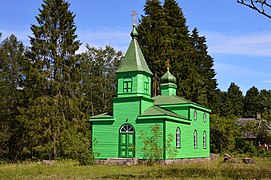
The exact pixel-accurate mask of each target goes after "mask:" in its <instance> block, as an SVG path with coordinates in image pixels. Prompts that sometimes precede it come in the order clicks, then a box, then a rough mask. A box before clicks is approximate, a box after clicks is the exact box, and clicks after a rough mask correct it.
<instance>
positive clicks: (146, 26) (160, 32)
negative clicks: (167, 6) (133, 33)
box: [138, 0, 167, 96]
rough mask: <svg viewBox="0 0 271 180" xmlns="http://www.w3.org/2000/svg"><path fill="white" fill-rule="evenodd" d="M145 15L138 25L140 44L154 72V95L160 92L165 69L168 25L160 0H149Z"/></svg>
mask: <svg viewBox="0 0 271 180" xmlns="http://www.w3.org/2000/svg"><path fill="white" fill-rule="evenodd" d="M144 11H145V16H142V19H141V22H140V25H139V26H138V33H139V39H138V41H139V44H140V45H141V49H142V52H143V54H144V57H145V59H146V62H147V64H148V66H149V68H150V69H151V71H152V72H153V73H154V76H153V81H152V82H153V84H152V95H154V96H156V95H158V94H159V91H160V89H159V87H160V86H159V85H160V84H159V83H160V82H159V79H160V77H161V76H162V75H163V70H164V71H165V70H166V68H165V65H164V64H165V61H166V58H167V56H166V55H165V54H164V53H165V52H166V50H167V47H166V45H165V44H164V43H163V41H165V40H166V39H165V38H164V37H165V35H166V31H165V28H166V26H167V24H166V21H165V18H164V11H163V7H162V5H161V2H160V1H159V0H147V2H146V4H145V6H144Z"/></svg>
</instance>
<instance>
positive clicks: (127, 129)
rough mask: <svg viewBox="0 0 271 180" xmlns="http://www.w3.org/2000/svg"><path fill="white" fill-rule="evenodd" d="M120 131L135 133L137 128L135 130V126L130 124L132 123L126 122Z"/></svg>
mask: <svg viewBox="0 0 271 180" xmlns="http://www.w3.org/2000/svg"><path fill="white" fill-rule="evenodd" d="M120 132H121V133H133V132H135V130H134V127H133V126H132V125H130V124H124V125H123V126H121V128H120Z"/></svg>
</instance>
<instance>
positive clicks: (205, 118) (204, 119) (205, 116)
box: [203, 113, 207, 122]
mask: <svg viewBox="0 0 271 180" xmlns="http://www.w3.org/2000/svg"><path fill="white" fill-rule="evenodd" d="M206 120H207V115H206V113H204V114H203V121H204V122H206Z"/></svg>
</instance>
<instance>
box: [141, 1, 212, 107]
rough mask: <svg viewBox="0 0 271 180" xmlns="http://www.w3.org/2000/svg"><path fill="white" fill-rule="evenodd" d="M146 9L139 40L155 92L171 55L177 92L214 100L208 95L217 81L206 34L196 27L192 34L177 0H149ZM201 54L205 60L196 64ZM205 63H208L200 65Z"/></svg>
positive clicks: (199, 99) (205, 102)
mask: <svg viewBox="0 0 271 180" xmlns="http://www.w3.org/2000/svg"><path fill="white" fill-rule="evenodd" d="M144 11H145V15H144V16H142V20H141V23H140V25H139V27H138V31H139V34H140V35H139V42H140V45H141V46H142V51H143V54H144V56H145V58H146V61H147V63H148V65H149V67H150V69H151V71H152V72H153V73H154V77H155V79H154V81H153V93H152V95H154V96H155V95H157V94H158V92H159V88H158V87H159V83H157V82H158V81H159V78H158V77H161V76H162V75H163V74H164V73H165V71H166V67H165V60H167V59H169V60H170V61H171V69H170V71H171V73H172V74H173V75H174V76H175V77H176V79H177V85H178V89H177V95H179V96H183V97H185V98H186V99H189V100H191V101H194V102H198V103H201V104H203V105H209V104H211V102H208V97H211V96H213V94H214V91H215V90H216V85H217V84H216V80H215V79H214V75H215V74H214V70H213V69H212V66H213V60H212V58H211V57H210V56H209V55H208V53H207V46H206V44H205V38H204V37H199V36H198V32H197V31H195V32H194V34H193V36H191V37H190V35H189V30H188V28H187V26H186V19H185V18H184V15H183V13H182V10H181V8H180V7H179V6H178V4H177V3H176V1H175V0H165V3H164V5H163V6H162V5H161V3H160V2H159V1H158V0H153V1H151V0H149V1H147V2H146V5H145V9H144ZM199 58H204V59H202V61H206V62H204V63H198V64H197V62H200V60H201V59H199ZM202 64H204V66H205V67H200V66H201V65H202ZM204 68H206V69H204ZM206 78H208V79H206ZM207 82H208V83H209V84H208V85H210V86H208V85H207ZM208 91H210V92H208Z"/></svg>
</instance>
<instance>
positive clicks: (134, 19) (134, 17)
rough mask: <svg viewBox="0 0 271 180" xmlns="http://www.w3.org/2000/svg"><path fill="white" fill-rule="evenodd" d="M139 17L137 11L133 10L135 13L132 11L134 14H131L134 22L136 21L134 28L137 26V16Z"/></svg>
mask: <svg viewBox="0 0 271 180" xmlns="http://www.w3.org/2000/svg"><path fill="white" fill-rule="evenodd" d="M137 15H138V14H137V12H136V10H133V11H132V14H131V16H132V17H133V21H134V24H133V26H136V16H137Z"/></svg>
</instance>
